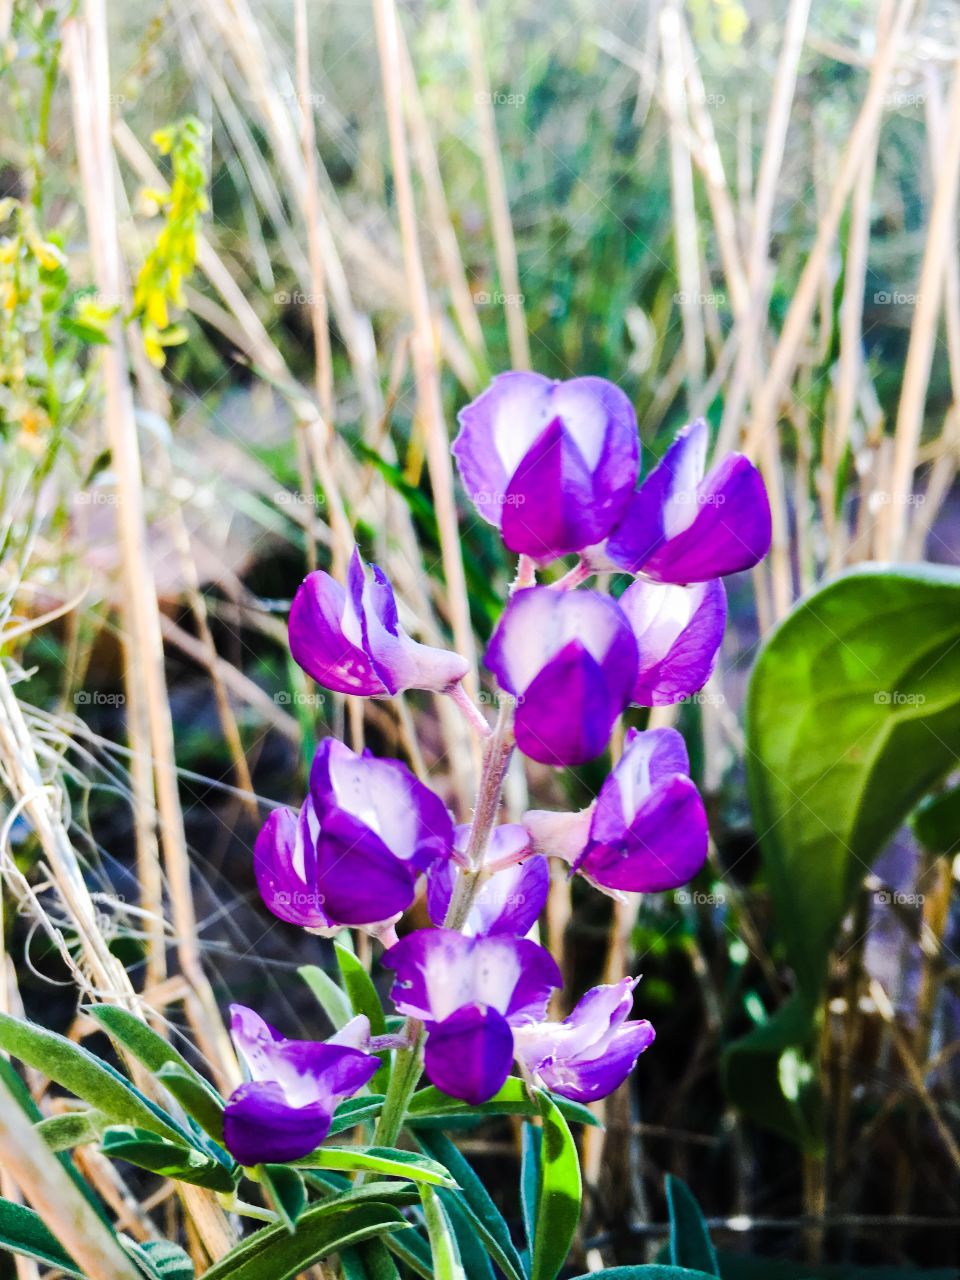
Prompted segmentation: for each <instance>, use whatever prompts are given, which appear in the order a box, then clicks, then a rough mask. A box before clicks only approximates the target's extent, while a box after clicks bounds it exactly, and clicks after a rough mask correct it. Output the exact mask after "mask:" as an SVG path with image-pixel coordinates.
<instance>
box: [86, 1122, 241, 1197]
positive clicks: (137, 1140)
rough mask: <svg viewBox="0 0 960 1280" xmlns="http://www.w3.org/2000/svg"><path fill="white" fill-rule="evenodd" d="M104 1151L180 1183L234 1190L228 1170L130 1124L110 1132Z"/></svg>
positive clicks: (199, 1154) (107, 1134) (204, 1156)
mask: <svg viewBox="0 0 960 1280" xmlns="http://www.w3.org/2000/svg"><path fill="white" fill-rule="evenodd" d="M100 1146H101V1150H102V1151H103V1154H104V1155H105V1156H109V1157H110V1159H111V1160H126V1161H127V1163H128V1164H135V1165H136V1166H137V1167H138V1168H139V1169H147V1170H149V1172H150V1173H156V1174H159V1175H160V1176H161V1177H164V1178H173V1179H175V1180H176V1181H177V1182H189V1183H191V1184H193V1185H194V1186H197V1187H206V1188H208V1189H209V1190H211V1191H223V1192H230V1191H233V1189H234V1186H235V1178H234V1176H232V1175H231V1173H230V1171H229V1170H228V1169H225V1168H224V1167H223V1165H222V1164H220V1163H219V1162H218V1161H216V1160H214V1159H213V1158H212V1157H210V1156H206V1155H204V1154H203V1152H202V1151H198V1150H196V1148H195V1147H187V1146H184V1145H183V1144H182V1143H179V1142H167V1141H166V1140H165V1139H164V1138H158V1137H156V1136H155V1135H154V1134H152V1133H150V1132H147V1131H144V1130H142V1129H135V1128H133V1127H132V1126H130V1125H119V1126H115V1127H111V1128H109V1129H107V1130H106V1131H105V1132H104V1134H103V1138H102V1139H101V1143H100Z"/></svg>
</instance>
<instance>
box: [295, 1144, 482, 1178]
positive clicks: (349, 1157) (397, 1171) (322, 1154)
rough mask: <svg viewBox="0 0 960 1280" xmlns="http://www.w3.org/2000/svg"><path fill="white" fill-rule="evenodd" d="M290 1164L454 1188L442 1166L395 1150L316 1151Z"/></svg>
mask: <svg viewBox="0 0 960 1280" xmlns="http://www.w3.org/2000/svg"><path fill="white" fill-rule="evenodd" d="M290 1163H291V1164H294V1165H296V1166H297V1167H298V1168H300V1169H346V1170H349V1171H351V1172H353V1171H354V1170H360V1169H369V1170H370V1171H371V1172H373V1173H384V1174H388V1175H390V1176H392V1177H395V1178H409V1179H410V1181H411V1182H428V1183H433V1184H434V1185H436V1186H441V1187H455V1186H456V1185H457V1184H456V1181H455V1179H453V1178H452V1177H451V1176H450V1174H449V1173H448V1172H447V1171H446V1169H445V1168H444V1167H443V1165H441V1164H437V1162H436V1161H435V1160H428V1159H427V1158H426V1157H425V1156H420V1155H417V1153H416V1152H414V1151H400V1150H399V1149H398V1148H397V1147H318V1148H317V1150H316V1151H314V1152H313V1154H312V1155H309V1156H304V1157H303V1158H302V1159H300V1160H292V1161H291V1162H290Z"/></svg>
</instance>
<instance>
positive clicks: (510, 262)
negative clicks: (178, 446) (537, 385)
mask: <svg viewBox="0 0 960 1280" xmlns="http://www.w3.org/2000/svg"><path fill="white" fill-rule="evenodd" d="M459 13H460V15H461V18H462V20H463V25H464V33H465V37H466V42H467V58H468V60H469V64H470V83H471V85H472V87H473V100H474V104H475V106H476V111H477V126H478V128H479V130H480V157H481V160H482V161H483V177H484V186H485V188H486V193H487V205H488V208H489V212H490V225H491V228H492V231H493V247H494V255H495V257H496V260H497V274H498V275H499V277H500V288H501V289H502V290H503V309H504V315H505V316H506V320H507V341H508V343H509V347H510V363H511V365H512V366H513V368H514V369H529V368H530V339H529V337H528V336H527V320H526V315H525V313H524V306H523V293H522V291H521V289H520V271H519V268H518V265H517V246H516V241H515V239H514V235H513V219H512V218H511V216H510V200H509V198H508V196H507V180H506V178H505V177H504V172H503V160H502V158H501V155H500V145H499V143H498V141H497V122H496V118H495V116H494V111H493V94H492V93H491V91H490V77H489V76H488V75H487V64H486V59H485V58H484V52H483V32H482V30H481V27H480V15H479V13H478V12H477V6H476V0H460V4H459ZM388 105H389V104H388Z"/></svg>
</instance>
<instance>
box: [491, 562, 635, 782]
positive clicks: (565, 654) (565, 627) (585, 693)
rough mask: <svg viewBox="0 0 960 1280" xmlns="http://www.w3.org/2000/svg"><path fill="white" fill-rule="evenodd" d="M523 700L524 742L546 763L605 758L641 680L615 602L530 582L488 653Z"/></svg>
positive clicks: (519, 720) (520, 739)
mask: <svg viewBox="0 0 960 1280" xmlns="http://www.w3.org/2000/svg"><path fill="white" fill-rule="evenodd" d="M485 661H486V664H487V666H488V667H489V668H490V670H491V671H493V673H494V674H495V675H496V677H497V679H498V681H499V683H500V686H501V688H503V689H506V690H507V692H508V693H511V694H513V695H514V696H515V697H516V698H517V700H518V706H517V716H516V729H515V732H516V736H517V745H518V746H519V747H520V750H521V751H523V752H524V753H525V754H526V755H529V756H530V757H531V758H532V759H534V760H539V761H541V762H542V763H544V764H558V765H564V764H581V763H583V762H584V761H585V760H590V759H592V758H593V757H594V756H596V755H599V754H600V752H601V751H602V750H603V749H604V747H605V746H606V744H607V740H608V739H609V736H610V730H611V728H612V726H613V722H614V721H615V720H616V718H617V716H618V715H619V714H620V712H621V711H623V710H624V708H625V707H626V705H627V703H628V701H629V698H630V694H631V693H632V691H633V687H634V684H635V683H636V674H637V645H636V640H635V639H634V637H633V633H632V631H631V630H630V625H629V623H628V622H627V619H626V617H625V616H624V614H623V612H622V611H621V610H620V608H619V607H618V605H617V604H616V602H615V601H613V600H611V599H610V598H609V597H608V596H603V595H600V594H599V593H597V592H594V591H570V592H561V591H553V590H551V589H550V588H549V587H530V588H528V589H526V590H524V591H518V592H517V594H516V595H514V596H513V597H512V598H511V599H510V601H509V602H508V604H507V607H506V609H505V610H504V612H503V616H502V617H501V619H500V622H499V623H498V625H497V629H496V631H495V632H494V634H493V637H492V639H491V641H490V644H489V647H488V648H487V652H486V655H485Z"/></svg>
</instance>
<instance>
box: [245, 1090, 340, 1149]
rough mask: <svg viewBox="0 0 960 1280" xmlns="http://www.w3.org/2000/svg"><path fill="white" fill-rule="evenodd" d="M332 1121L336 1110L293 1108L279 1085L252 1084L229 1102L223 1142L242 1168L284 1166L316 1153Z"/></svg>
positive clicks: (319, 1104) (319, 1106) (316, 1105)
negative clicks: (263, 1165)
mask: <svg viewBox="0 0 960 1280" xmlns="http://www.w3.org/2000/svg"><path fill="white" fill-rule="evenodd" d="M332 1119H333V1111H332V1109H329V1108H328V1107H327V1106H326V1105H325V1104H324V1103H322V1102H315V1103H312V1104H311V1105H309V1106H306V1107H291V1106H290V1105H289V1103H288V1102H287V1100H286V1098H285V1096H284V1093H283V1090H282V1089H281V1088H280V1086H279V1085H278V1084H274V1083H264V1084H257V1083H254V1082H251V1083H249V1084H242V1085H241V1086H240V1087H239V1089H234V1091H233V1093H232V1094H231V1095H230V1097H229V1098H228V1099H227V1102H226V1105H225V1107H224V1109H223V1141H224V1145H225V1147H226V1148H227V1150H228V1151H229V1152H230V1154H231V1155H232V1156H233V1158H234V1159H235V1160H237V1161H239V1163H240V1164H242V1165H255V1164H264V1163H270V1164H273V1163H276V1164H282V1163H284V1162H285V1161H287V1160H299V1159H302V1157H304V1156H308V1155H309V1154H310V1153H311V1151H315V1150H316V1148H317V1147H319V1146H320V1144H321V1143H322V1142H323V1140H324V1138H325V1137H326V1136H327V1133H328V1132H329V1130H330V1122H331V1120H332Z"/></svg>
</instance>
